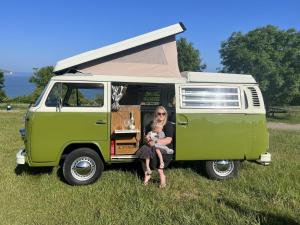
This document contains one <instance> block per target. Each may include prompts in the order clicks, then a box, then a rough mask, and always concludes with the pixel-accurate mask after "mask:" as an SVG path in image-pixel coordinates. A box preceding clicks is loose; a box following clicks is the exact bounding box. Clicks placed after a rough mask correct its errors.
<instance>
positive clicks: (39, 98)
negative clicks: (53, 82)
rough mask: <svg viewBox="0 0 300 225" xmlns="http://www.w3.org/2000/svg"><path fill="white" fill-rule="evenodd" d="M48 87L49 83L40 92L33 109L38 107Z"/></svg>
mask: <svg viewBox="0 0 300 225" xmlns="http://www.w3.org/2000/svg"><path fill="white" fill-rule="evenodd" d="M48 85H49V83H48V84H47V86H46V87H45V88H44V90H43V91H42V93H41V94H40V96H39V97H38V99H37V100H36V101H35V103H34V105H33V107H36V106H38V105H39V104H40V102H41V100H42V97H43V95H44V94H45V91H46V90H47V88H48Z"/></svg>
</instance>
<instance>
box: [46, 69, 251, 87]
mask: <svg viewBox="0 0 300 225" xmlns="http://www.w3.org/2000/svg"><path fill="white" fill-rule="evenodd" d="M52 80H56V81H94V82H97V81H104V82H105V81H112V82H128V83H153V84H155V83H162V84H168V83H169V84H180V83H183V84H185V83H232V84H233V83H236V84H256V81H255V79H254V78H253V77H252V76H251V75H243V74H229V73H207V72H188V71H186V72H182V73H181V77H180V78H170V77H155V78H154V77H152V76H149V77H147V76H143V77H136V76H124V75H120V76H111V75H95V74H84V73H66V74H64V75H60V76H55V77H53V78H52Z"/></svg>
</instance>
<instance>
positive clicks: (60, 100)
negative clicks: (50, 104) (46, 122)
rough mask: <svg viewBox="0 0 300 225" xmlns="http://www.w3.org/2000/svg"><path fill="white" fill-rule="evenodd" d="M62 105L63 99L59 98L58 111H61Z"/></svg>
mask: <svg viewBox="0 0 300 225" xmlns="http://www.w3.org/2000/svg"><path fill="white" fill-rule="evenodd" d="M61 106H62V99H61V98H59V99H57V104H56V112H61Z"/></svg>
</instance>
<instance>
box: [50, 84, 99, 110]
mask: <svg viewBox="0 0 300 225" xmlns="http://www.w3.org/2000/svg"><path fill="white" fill-rule="evenodd" d="M60 98H61V99H62V103H63V107H102V106H103V103H104V87H103V85H102V84H91V83H90V84H88V83H55V84H54V86H53V87H52V90H51V91H50V93H49V95H48V97H47V99H46V106H48V107H56V106H57V102H58V100H59V99H60Z"/></svg>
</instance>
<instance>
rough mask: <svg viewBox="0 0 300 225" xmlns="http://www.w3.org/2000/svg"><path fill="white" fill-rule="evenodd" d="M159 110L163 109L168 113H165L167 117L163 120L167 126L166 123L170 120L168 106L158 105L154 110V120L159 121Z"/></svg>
mask: <svg viewBox="0 0 300 225" xmlns="http://www.w3.org/2000/svg"><path fill="white" fill-rule="evenodd" d="M159 110H163V111H164V113H165V114H166V115H165V118H164V120H163V123H162V125H163V126H165V125H166V123H167V121H168V112H167V110H166V108H165V107H163V106H157V107H156V109H155V112H154V120H153V122H154V123H155V122H156V121H157V118H156V117H157V112H158V111H159Z"/></svg>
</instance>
